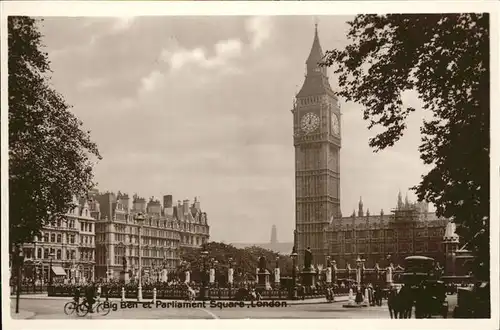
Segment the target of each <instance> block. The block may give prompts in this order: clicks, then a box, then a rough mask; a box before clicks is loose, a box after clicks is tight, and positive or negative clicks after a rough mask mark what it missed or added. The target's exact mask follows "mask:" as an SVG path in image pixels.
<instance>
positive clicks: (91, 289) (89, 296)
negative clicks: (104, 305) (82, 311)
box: [85, 283, 96, 313]
mask: <svg viewBox="0 0 500 330" xmlns="http://www.w3.org/2000/svg"><path fill="white" fill-rule="evenodd" d="M95 294H96V292H95V286H94V284H93V283H92V284H90V285H88V286H87V290H86V291H85V299H86V300H87V307H88V310H89V313H94V311H93V308H92V307H93V306H94V303H95Z"/></svg>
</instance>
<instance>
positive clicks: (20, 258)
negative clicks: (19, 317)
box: [13, 245, 24, 314]
mask: <svg viewBox="0 0 500 330" xmlns="http://www.w3.org/2000/svg"><path fill="white" fill-rule="evenodd" d="M13 260H14V261H15V264H16V267H17V269H16V270H17V285H16V286H17V292H16V314H19V297H20V295H21V276H22V265H23V262H24V254H23V250H22V249H21V248H20V247H19V245H17V246H16V249H15V255H14V259H13Z"/></svg>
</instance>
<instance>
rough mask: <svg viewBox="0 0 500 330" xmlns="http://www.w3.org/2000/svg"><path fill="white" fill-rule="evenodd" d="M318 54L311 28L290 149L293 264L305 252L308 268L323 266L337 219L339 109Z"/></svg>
mask: <svg viewBox="0 0 500 330" xmlns="http://www.w3.org/2000/svg"><path fill="white" fill-rule="evenodd" d="M322 58H323V51H322V49H321V45H320V42H319V37H318V27H317V25H316V27H315V33H314V41H313V44H312V48H311V52H310V54H309V57H308V58H307V61H306V68H307V72H306V76H305V81H304V84H303V85H302V88H301V89H300V91H299V93H298V94H297V95H296V99H295V102H294V107H293V109H292V113H293V128H294V129H293V130H294V137H293V144H294V147H295V229H296V240H297V242H296V244H297V246H296V247H297V252H298V254H299V265H302V263H303V258H304V251H305V249H307V248H308V247H310V248H311V251H312V254H313V258H314V259H313V264H325V262H326V246H325V243H326V242H325V239H326V237H325V233H324V229H325V228H326V227H327V225H328V224H329V223H330V222H331V220H332V219H333V218H338V217H340V216H341V215H340V159H339V157H340V145H341V143H340V141H341V136H340V135H341V127H340V106H339V102H338V99H337V97H336V96H335V95H334V93H333V90H332V88H331V87H330V83H329V81H328V74H327V69H326V67H320V66H319V65H318V63H319V62H320V61H321V60H322Z"/></svg>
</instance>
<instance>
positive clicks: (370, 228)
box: [324, 193, 449, 267]
mask: <svg viewBox="0 0 500 330" xmlns="http://www.w3.org/2000/svg"><path fill="white" fill-rule="evenodd" d="M448 223H449V221H448V220H447V219H443V218H438V217H437V216H436V214H435V213H433V212H429V209H428V205H427V203H424V202H421V203H410V202H409V201H408V199H406V201H405V203H402V198H401V193H400V194H399V196H398V204H397V206H396V207H395V209H393V210H392V212H391V214H384V212H383V210H381V211H380V213H379V214H370V211H369V210H366V211H364V209H363V202H362V200H360V201H359V206H358V212H357V214H356V212H353V214H352V215H351V216H350V217H339V218H335V219H333V220H332V222H331V223H330V224H329V225H328V226H327V227H326V228H325V231H324V244H325V245H324V247H325V250H326V254H327V255H329V256H331V258H332V259H333V260H335V261H336V262H337V265H339V267H345V265H346V264H348V263H349V264H351V265H353V264H355V260H356V259H357V257H358V256H360V257H361V258H362V259H365V260H366V262H365V263H366V266H367V267H373V266H374V265H375V264H377V263H378V264H379V265H381V266H382V265H385V264H388V263H393V264H395V265H397V264H399V265H403V264H404V258H406V257H408V256H411V255H424V256H428V257H432V258H434V259H435V260H436V261H438V262H439V263H440V264H441V265H444V264H445V252H446V251H445V249H446V247H445V246H446V245H445V244H443V243H444V242H443V237H444V236H445V228H446V226H447V224H448Z"/></svg>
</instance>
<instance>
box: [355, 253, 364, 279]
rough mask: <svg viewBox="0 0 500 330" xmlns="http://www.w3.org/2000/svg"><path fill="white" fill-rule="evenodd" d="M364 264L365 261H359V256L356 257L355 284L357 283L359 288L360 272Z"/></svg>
mask: <svg viewBox="0 0 500 330" xmlns="http://www.w3.org/2000/svg"><path fill="white" fill-rule="evenodd" d="M364 262H365V259H361V258H360V257H359V256H358V259H356V266H357V269H356V270H357V271H356V282H358V285H359V286H361V281H362V277H361V272H362V268H363V263H364Z"/></svg>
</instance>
